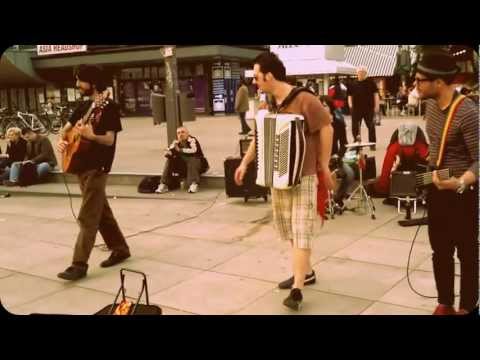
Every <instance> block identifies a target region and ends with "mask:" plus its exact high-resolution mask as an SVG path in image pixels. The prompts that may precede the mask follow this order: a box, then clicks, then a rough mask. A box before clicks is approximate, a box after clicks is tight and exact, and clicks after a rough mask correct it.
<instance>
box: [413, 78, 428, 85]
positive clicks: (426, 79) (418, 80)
mask: <svg viewBox="0 0 480 360" xmlns="http://www.w3.org/2000/svg"><path fill="white" fill-rule="evenodd" d="M414 81H415V82H416V83H418V84H420V83H422V82H425V81H433V80H432V79H428V78H425V79H420V78H417V77H416V78H415V79H414Z"/></svg>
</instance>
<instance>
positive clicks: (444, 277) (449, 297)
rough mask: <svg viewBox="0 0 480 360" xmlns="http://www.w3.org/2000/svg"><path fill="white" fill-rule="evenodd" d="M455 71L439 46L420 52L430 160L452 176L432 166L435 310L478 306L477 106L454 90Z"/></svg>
mask: <svg viewBox="0 0 480 360" xmlns="http://www.w3.org/2000/svg"><path fill="white" fill-rule="evenodd" d="M457 72H458V68H457V66H456V63H455V60H454V59H453V57H452V56H451V55H450V54H448V53H446V52H442V51H436V52H430V53H428V52H425V53H424V54H421V56H420V60H419V62H418V64H417V67H416V75H415V82H416V87H417V90H418V93H419V95H420V97H421V98H423V99H429V100H427V110H426V113H425V119H426V122H427V123H426V130H427V134H428V137H429V139H430V159H429V165H430V167H431V168H432V169H444V168H447V169H449V170H450V171H451V173H452V175H453V176H452V177H451V178H450V179H447V180H440V178H439V176H438V174H437V172H436V171H434V172H433V176H432V181H433V185H431V186H430V188H429V189H428V196H427V203H428V236H429V239H430V244H431V247H432V250H433V257H432V260H433V271H434V276H435V282H436V285H437V291H438V303H439V305H438V306H437V308H436V309H435V311H434V313H433V314H434V315H454V314H467V313H470V312H472V311H474V310H475V309H477V311H478V122H479V118H478V106H476V105H475V104H474V102H473V101H472V100H470V99H468V98H465V97H463V96H462V95H460V94H459V93H457V92H456V91H455V88H454V87H453V85H452V83H453V81H454V78H455V75H456V74H457ZM455 249H456V250H457V256H458V258H459V260H460V275H461V280H460V306H459V310H458V311H455V309H454V307H453V305H454V279H455V267H454V260H453V255H454V252H455Z"/></svg>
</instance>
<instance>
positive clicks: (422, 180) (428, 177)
mask: <svg viewBox="0 0 480 360" xmlns="http://www.w3.org/2000/svg"><path fill="white" fill-rule="evenodd" d="M437 175H438V178H439V179H440V180H448V179H449V178H450V176H451V174H450V169H442V170H437ZM416 178H417V186H426V185H430V184H432V183H433V172H426V173H423V174H418V175H417V176H416Z"/></svg>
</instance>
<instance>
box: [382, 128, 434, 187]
mask: <svg viewBox="0 0 480 360" xmlns="http://www.w3.org/2000/svg"><path fill="white" fill-rule="evenodd" d="M427 157H428V144H427V140H426V139H425V135H424V133H423V131H422V129H420V128H419V127H418V126H417V125H416V124H402V125H400V126H399V127H398V129H397V130H395V132H394V133H393V134H392V138H391V139H390V145H388V148H387V153H386V154H385V159H384V161H383V166H382V174H381V175H380V177H379V178H378V179H377V180H376V182H375V183H374V184H373V194H374V195H377V196H388V193H389V191H390V175H391V173H392V172H393V171H419V170H420V165H422V164H427Z"/></svg>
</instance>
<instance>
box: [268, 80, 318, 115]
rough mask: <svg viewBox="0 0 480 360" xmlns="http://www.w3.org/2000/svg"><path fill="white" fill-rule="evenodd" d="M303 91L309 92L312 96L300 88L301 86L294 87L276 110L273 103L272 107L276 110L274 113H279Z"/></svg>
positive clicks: (304, 88)
mask: <svg viewBox="0 0 480 360" xmlns="http://www.w3.org/2000/svg"><path fill="white" fill-rule="evenodd" d="M304 91H306V92H309V93H310V94H312V95H314V94H313V93H312V92H311V91H310V90H309V89H307V88H306V87H302V86H297V87H294V88H293V89H292V91H290V93H289V94H288V95H287V97H286V98H285V99H284V100H283V101H282V103H281V104H280V106H278V108H277V104H276V103H275V101H274V102H273V107H274V109H275V110H276V112H279V111H280V110H282V109H283V108H285V107H287V106H288V105H289V104H290V103H291V102H292V101H293V100H294V99H295V98H296V97H297V95H298V94H300V93H301V92H304Z"/></svg>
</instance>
